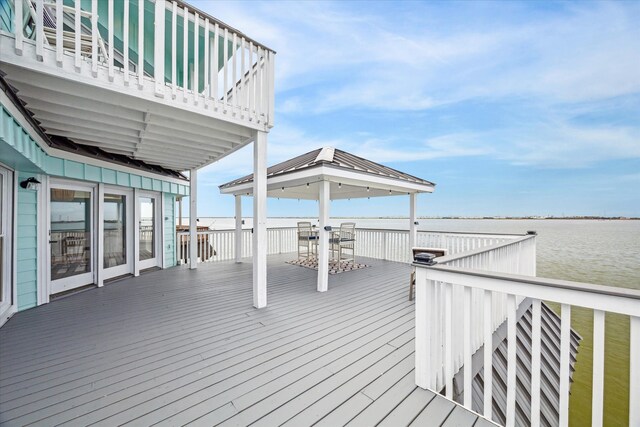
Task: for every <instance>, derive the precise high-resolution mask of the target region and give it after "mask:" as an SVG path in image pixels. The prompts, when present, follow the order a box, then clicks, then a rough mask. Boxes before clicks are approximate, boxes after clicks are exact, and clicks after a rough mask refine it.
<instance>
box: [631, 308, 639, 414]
mask: <svg viewBox="0 0 640 427" xmlns="http://www.w3.org/2000/svg"><path fill="white" fill-rule="evenodd" d="M629 325H630V332H629V425H630V426H637V425H640V408H639V407H638V404H637V402H639V401H640V317H638V316H631V317H630V319H629Z"/></svg>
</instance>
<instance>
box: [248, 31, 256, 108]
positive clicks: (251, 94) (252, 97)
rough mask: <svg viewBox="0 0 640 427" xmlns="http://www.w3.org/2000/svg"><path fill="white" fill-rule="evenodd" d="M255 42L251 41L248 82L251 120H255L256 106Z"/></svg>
mask: <svg viewBox="0 0 640 427" xmlns="http://www.w3.org/2000/svg"><path fill="white" fill-rule="evenodd" d="M253 71H254V68H253V42H252V41H251V40H249V81H248V82H247V87H248V88H249V108H248V110H249V111H248V116H249V120H252V118H253V106H254V104H255V96H256V94H255V83H254V82H255V78H254V76H253Z"/></svg>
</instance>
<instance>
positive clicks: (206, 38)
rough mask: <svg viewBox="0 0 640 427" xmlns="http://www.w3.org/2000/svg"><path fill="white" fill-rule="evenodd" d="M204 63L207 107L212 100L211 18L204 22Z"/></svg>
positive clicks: (203, 77) (203, 80) (203, 79)
mask: <svg viewBox="0 0 640 427" xmlns="http://www.w3.org/2000/svg"><path fill="white" fill-rule="evenodd" d="M202 61H203V62H204V64H203V65H204V75H203V76H202V83H203V85H204V102H205V105H207V101H208V100H209V98H210V96H211V95H210V93H209V81H210V78H209V62H210V61H209V18H205V20H204V58H202Z"/></svg>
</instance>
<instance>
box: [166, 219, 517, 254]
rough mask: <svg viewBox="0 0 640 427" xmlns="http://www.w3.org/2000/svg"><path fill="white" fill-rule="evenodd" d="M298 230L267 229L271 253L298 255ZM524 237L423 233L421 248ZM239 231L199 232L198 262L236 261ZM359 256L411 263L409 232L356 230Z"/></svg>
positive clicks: (183, 234)
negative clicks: (236, 234)
mask: <svg viewBox="0 0 640 427" xmlns="http://www.w3.org/2000/svg"><path fill="white" fill-rule="evenodd" d="M296 233H297V228H296V227H278V228H269V229H267V238H268V239H267V254H268V255H274V254H283V253H291V252H297V250H298V248H297V246H296V244H297V242H298V240H297V238H296ZM521 237H522V235H512V234H483V233H458V232H440V231H419V232H418V239H417V240H418V246H428V247H433V248H442V249H447V253H448V254H450V255H453V254H459V253H462V252H467V251H471V250H475V249H478V248H482V247H487V246H491V245H495V244H498V243H504V242H510V241H513V240H517V239H519V238H521ZM235 240H236V238H235V230H206V231H198V242H199V243H198V262H213V261H228V260H232V259H234V258H235ZM176 242H177V244H176V259H177V260H178V262H179V263H186V262H187V261H188V260H189V256H190V254H189V232H188V231H179V232H177V233H176ZM251 244H252V240H251V229H244V230H242V254H241V257H242V258H245V257H250V256H251V255H252V248H251ZM355 248H356V250H355V255H356V257H366V258H375V259H382V260H386V261H396V262H410V261H411V251H410V248H409V232H408V231H406V230H386V229H373V228H358V229H356V245H355Z"/></svg>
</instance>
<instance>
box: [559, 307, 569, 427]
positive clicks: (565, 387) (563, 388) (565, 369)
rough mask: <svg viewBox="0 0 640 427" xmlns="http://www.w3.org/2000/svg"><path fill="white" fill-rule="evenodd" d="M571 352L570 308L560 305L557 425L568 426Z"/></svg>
mask: <svg viewBox="0 0 640 427" xmlns="http://www.w3.org/2000/svg"><path fill="white" fill-rule="evenodd" d="M570 350H571V306H570V305H569V304H562V305H561V309H560V405H559V407H558V411H559V413H560V419H559V425H560V427H566V426H568V425H569V377H570V375H571V370H570V362H571V360H570Z"/></svg>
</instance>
